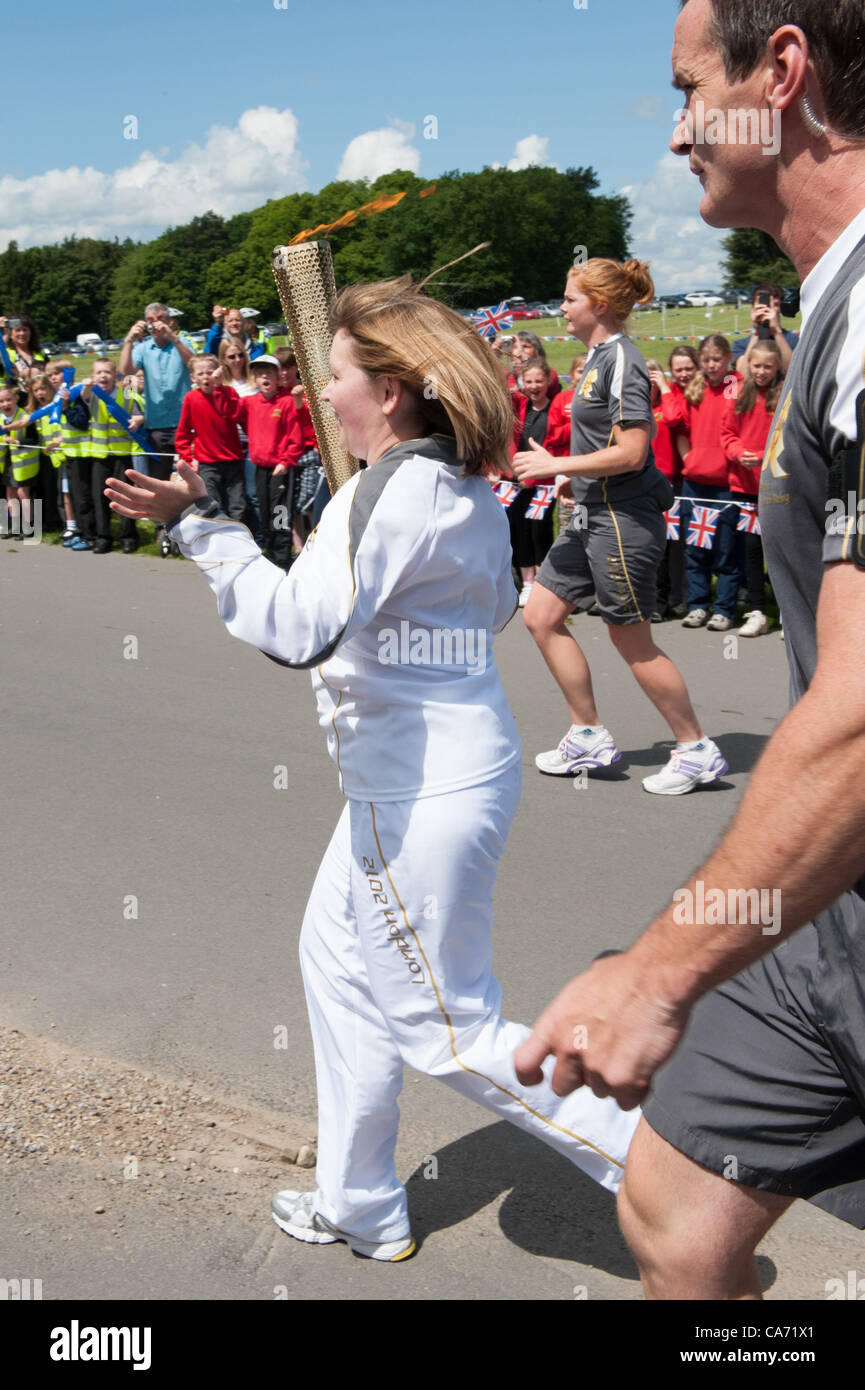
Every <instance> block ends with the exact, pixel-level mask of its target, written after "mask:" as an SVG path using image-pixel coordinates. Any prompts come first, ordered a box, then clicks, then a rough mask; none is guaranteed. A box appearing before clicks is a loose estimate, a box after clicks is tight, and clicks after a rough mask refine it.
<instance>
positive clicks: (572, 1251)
mask: <svg viewBox="0 0 865 1390" xmlns="http://www.w3.org/2000/svg"><path fill="white" fill-rule="evenodd" d="M431 1159H435V1164H433V1163H432V1162H431V1161H430V1160H431ZM433 1174H436V1176H433ZM406 1191H407V1193H408V1202H409V1212H410V1214H411V1224H412V1231H413V1233H414V1235H415V1238H416V1239H417V1240H418V1241H419V1242H420V1241H422V1240H423V1238H424V1237H425V1236H427V1235H431V1234H432V1232H433V1231H439V1230H444V1229H446V1228H448V1227H450V1226H456V1225H457V1224H458V1223H459V1222H460V1221H465V1220H467V1219H468V1218H469V1217H470V1216H473V1215H474V1213H475V1212H478V1211H480V1210H481V1209H482V1208H483V1207H485V1206H488V1205H489V1203H490V1202H493V1201H495V1199H496V1198H497V1197H498V1196H499V1195H500V1194H501V1193H502V1192H507V1194H508V1195H507V1197H506V1198H505V1201H504V1203H503V1205H502V1207H501V1209H500V1212H499V1223H500V1225H501V1229H502V1231H503V1233H504V1235H505V1236H506V1237H507V1239H508V1240H510V1241H513V1243H514V1244H515V1245H518V1246H520V1247H521V1248H522V1249H523V1250H526V1251H528V1253H529V1254H531V1255H545V1256H547V1257H549V1258H550V1259H555V1260H573V1261H574V1262H575V1263H577V1264H586V1265H593V1266H595V1267H596V1268H598V1269H603V1270H605V1271H606V1272H607V1273H609V1274H614V1275H617V1276H618V1277H619V1278H622V1279H636V1278H637V1270H636V1266H635V1264H634V1261H633V1260H632V1258H631V1255H630V1252H629V1250H628V1248H627V1246H626V1245H625V1242H624V1240H623V1239H622V1235H621V1232H620V1231H619V1226H618V1222H617V1220H616V1203H615V1198H614V1197H613V1196H612V1194H611V1193H609V1192H606V1191H605V1190H604V1189H603V1188H601V1187H599V1186H598V1185H597V1183H595V1182H593V1181H592V1179H591V1178H587V1177H586V1176H585V1175H584V1174H583V1173H581V1172H580V1170H579V1169H578V1168H575V1167H574V1166H573V1165H572V1164H570V1163H568V1161H567V1159H564V1158H562V1157H560V1155H559V1154H556V1153H554V1152H553V1151H552V1150H551V1149H548V1148H546V1146H545V1145H543V1144H541V1143H540V1142H539V1141H538V1140H537V1139H534V1138H532V1137H531V1136H529V1135H526V1134H522V1133H521V1132H520V1131H519V1130H518V1129H515V1128H514V1126H513V1125H510V1124H507V1123H506V1122H505V1121H501V1122H500V1123H498V1124H494V1125H489V1126H487V1127H486V1128H485V1129H479V1130H476V1131H475V1132H474V1133H473V1134H467V1135H466V1136H465V1137H464V1138H462V1139H458V1140H456V1141H455V1142H454V1143H453V1144H448V1145H447V1146H446V1147H445V1148H443V1149H439V1150H438V1152H437V1153H436V1154H433V1155H430V1157H429V1158H428V1159H426V1160H425V1161H424V1162H423V1163H422V1164H420V1165H419V1166H418V1168H417V1169H416V1170H415V1172H414V1173H412V1175H411V1177H410V1178H409V1180H408V1182H407V1184H406Z"/></svg>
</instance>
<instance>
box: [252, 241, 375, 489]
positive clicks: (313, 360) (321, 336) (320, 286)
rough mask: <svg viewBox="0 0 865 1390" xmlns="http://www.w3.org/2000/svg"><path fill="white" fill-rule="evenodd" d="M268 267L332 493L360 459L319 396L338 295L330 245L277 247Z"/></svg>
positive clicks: (326, 375)
mask: <svg viewBox="0 0 865 1390" xmlns="http://www.w3.org/2000/svg"><path fill="white" fill-rule="evenodd" d="M271 266H272V268H273V276H274V279H275V280H276V287H277V290H278V291H279V299H280V303H281V304H282V308H283V312H284V314H285V322H286V325H287V326H288V330H289V332H290V333H291V338H292V346H293V348H294V354H295V356H296V358H297V367H298V371H299V373H300V379H301V382H302V383H303V387H304V390H305V391H306V399H307V403H308V405H309V413H310V416H311V417H312V423H313V427H314V429H315V433H316V438H317V439H318V447H319V450H320V451H321V461H322V463H323V464H324V471H325V473H326V475H327V481H328V486H329V487H330V491H331V494H333V493H334V492H336V490H337V488H340V487H342V485H343V483H344V482H347V481H348V479H349V478H350V477H351V476H352V474H354V473H356V472H357V469H358V462H357V459H356V458H354V457H353V456H352V455H351V454H350V453H349V452H348V450H347V449H346V448H345V447H344V445H343V444H342V443H341V442H340V438H339V425H338V424H337V422H336V418H335V416H334V414H333V411H332V410H330V409H329V408H328V406H327V405H326V404H325V403H324V402H323V401H322V399H321V391H322V388H323V387H324V386H325V385H326V384H327V382H328V381H329V380H330V347H331V342H332V336H331V331H330V317H329V315H330V306H331V304H332V303H333V300H334V299H335V297H336V282H335V280H334V276H333V259H332V257H331V253H330V246H329V245H328V243H327V242H326V241H305V242H301V243H300V244H299V245H297V246H277V247H276V248H275V250H274V252H273V254H272V256H271Z"/></svg>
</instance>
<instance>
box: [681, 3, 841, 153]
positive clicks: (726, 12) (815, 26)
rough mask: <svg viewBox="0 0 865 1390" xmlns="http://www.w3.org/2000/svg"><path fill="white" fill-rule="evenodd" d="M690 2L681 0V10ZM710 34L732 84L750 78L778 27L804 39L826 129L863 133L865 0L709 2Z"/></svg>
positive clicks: (838, 131)
mask: <svg viewBox="0 0 865 1390" xmlns="http://www.w3.org/2000/svg"><path fill="white" fill-rule="evenodd" d="M689 2H690V0H681V5H682V9H684V8H685V6H686V5H687V4H688V3H689ZM709 4H710V6H711V9H712V25H711V30H710V34H709V37H710V39H711V41H712V42H713V43H714V45H715V47H716V48H717V49H718V51H719V52H720V54H721V57H722V58H723V60H724V71H725V73H726V75H727V77H728V78H729V79H730V81H731V82H735V81H742V80H744V78H746V77H749V76H750V74H751V73H752V72H753V71H754V69H755V68H756V66H757V64H758V63H759V62H760V60H761V58H762V57H763V55H764V54H765V52H766V45H767V43H768V42H769V39H770V38H771V37H772V35H773V34H774V33H775V31H776V29H780V28H782V27H783V26H784V25H785V24H795V25H797V26H798V28H800V29H801V30H802V32H803V33H804V35H805V37H806V39H807V40H808V48H809V51H810V54H811V58H812V60H813V63H814V69H815V71H816V73H817V79H818V81H819V83H820V91H821V93H822V96H823V104H824V106H825V109H826V117H827V121H828V124H829V126H830V128H831V129H832V130H833V131H835V132H836V133H837V134H838V135H852V136H865V0H709Z"/></svg>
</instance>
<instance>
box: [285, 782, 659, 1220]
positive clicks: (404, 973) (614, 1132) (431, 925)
mask: <svg viewBox="0 0 865 1390" xmlns="http://www.w3.org/2000/svg"><path fill="white" fill-rule="evenodd" d="M520 776H521V769H520V768H519V767H515V768H513V769H510V770H509V771H508V772H506V773H504V774H503V775H502V776H500V777H499V778H498V779H496V780H495V781H492V782H487V783H485V784H484V785H482V786H478V787H471V788H469V789H468V790H465V791H458V792H451V793H448V794H446V795H442V796H431V797H424V798H421V799H419V800H415V801H400V802H393V801H391V802H380V803H378V804H371V803H368V802H360V801H349V802H348V804H347V805H346V807H345V810H344V811H343V814H342V816H341V817H340V820H339V823H338V825H337V828H336V831H335V832H334V836H333V839H332V840H331V842H330V845H329V847H328V850H327V853H326V854H325V857H324V859H323V861H322V864H321V867H320V869H319V871H318V875H317V877H316V880H315V885H314V887H313V890H312V896H311V898H310V901H309V904H308V906H307V910H306V915H305V917H304V922H303V931H302V933H301V939H300V956H301V966H302V969H303V979H304V986H305V989H306V996H307V1002H308V1006H309V1016H310V1024H311V1027H312V1035H313V1041H314V1045H315V1059H316V1077H317V1082H318V1105H319V1132H318V1154H319V1157H318V1167H317V1172H316V1177H317V1182H318V1188H319V1194H320V1197H319V1203H318V1209H319V1211H320V1212H321V1214H322V1216H324V1217H326V1218H327V1219H328V1220H329V1221H331V1222H333V1223H334V1225H336V1226H339V1227H341V1228H342V1229H343V1230H347V1231H350V1232H352V1233H353V1234H355V1235H358V1236H361V1237H363V1238H365V1239H367V1240H378V1241H385V1240H395V1239H398V1238H400V1237H402V1236H405V1235H407V1234H408V1231H409V1221H408V1213H407V1208H406V1195H405V1189H404V1187H403V1186H402V1184H401V1183H400V1182H399V1181H398V1179H397V1176H396V1168H395V1165H394V1150H395V1146H396V1137H397V1125H398V1122H399V1109H398V1106H397V1097H398V1095H399V1092H400V1090H401V1087H402V1069H403V1066H404V1064H405V1063H409V1065H411V1066H413V1067H414V1068H415V1069H416V1070H417V1071H420V1072H425V1073H426V1074H427V1075H429V1076H435V1077H438V1078H439V1079H440V1080H442V1081H444V1082H446V1083H447V1084H448V1085H449V1086H453V1088H454V1089H455V1090H457V1091H460V1092H461V1093H462V1094H463V1095H466V1096H470V1097H471V1098H472V1099H473V1100H476V1101H478V1102H480V1104H481V1105H485V1106H486V1107H487V1108H488V1109H489V1110H492V1111H493V1112H494V1113H495V1114H497V1115H499V1116H501V1117H502V1118H503V1119H507V1120H511V1121H512V1122H513V1123H514V1124H517V1125H519V1126H520V1128H521V1129H525V1130H527V1131H528V1132H529V1133H531V1134H535V1135H537V1137H538V1138H539V1139H543V1140H545V1142H546V1143H548V1144H550V1145H551V1146H552V1147H553V1148H554V1149H556V1150H558V1152H559V1153H562V1154H564V1155H565V1157H567V1158H570V1159H571V1160H572V1161H573V1162H574V1163H576V1164H577V1166H578V1167H580V1168H582V1169H583V1171H584V1172H586V1173H588V1174H589V1175H590V1176H591V1177H593V1178H595V1179H596V1180H597V1181H598V1182H599V1183H601V1184H602V1186H604V1187H607V1188H609V1189H610V1190H612V1191H615V1189H616V1188H617V1187H618V1185H619V1182H620V1180H621V1177H622V1173H623V1168H624V1162H625V1157H626V1155H627V1151H628V1145H629V1144H630V1141H631V1137H632V1135H633V1132H634V1130H635V1128H636V1125H637V1122H638V1120H639V1116H640V1112H639V1110H633V1111H630V1112H628V1113H625V1112H624V1111H622V1110H620V1109H619V1107H618V1105H617V1104H616V1103H615V1101H613V1100H598V1099H597V1098H596V1097H595V1096H593V1095H592V1094H591V1092H590V1091H589V1090H588V1089H586V1088H585V1087H584V1088H582V1089H581V1090H579V1091H575V1092H574V1093H572V1094H571V1095H569V1096H567V1097H565V1099H563V1100H561V1099H559V1098H558V1097H557V1096H556V1095H554V1094H553V1091H552V1088H551V1087H550V1085H549V1081H545V1082H543V1083H542V1084H541V1085H539V1086H536V1087H528V1088H527V1087H523V1086H521V1085H520V1084H519V1082H518V1081H517V1079H516V1076H515V1074H514V1065H513V1054H514V1051H515V1049H516V1048H517V1047H518V1045H519V1044H520V1043H521V1042H522V1040H523V1039H524V1038H525V1037H526V1036H527V1035H528V1031H529V1030H528V1029H527V1028H525V1027H523V1026H522V1025H521V1024H517V1023H508V1022H507V1021H505V1020H503V1019H502V1018H501V1017H500V1008H501V989H500V986H499V984H498V981H497V980H495V979H494V978H493V976H492V973H491V969H492V942H491V928H492V899H493V889H494V887H495V880H496V871H497V869H498V863H499V859H500V858H501V856H502V853H503V851H504V848H505V842H506V840H507V835H508V831H509V829H510V825H511V821H512V819H513V816H514V814H515V812H516V808H517V802H518V800H519V792H520ZM548 1065H549V1064H548Z"/></svg>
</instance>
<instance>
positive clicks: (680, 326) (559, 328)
mask: <svg viewBox="0 0 865 1390" xmlns="http://www.w3.org/2000/svg"><path fill="white" fill-rule="evenodd" d="M800 323H801V316H799V317H797V318H795V319H784V320H782V326H783V327H784V328H786V329H787V331H788V332H790V331H794V332H795V331H797V330H798V328H799V325H800ZM750 326H751V313H750V308H749V307H748V305H743V307H742V308H741V309H734V308H732V307H731V306H729V305H726V304H725V305H719V306H718V307H717V308H714V309H668V310H667V312H666V313H665V314H659V313H640V312H638V313H635V314H633V316H632V317H631V320H630V322H629V324H628V335H629V337H631V338H632V339H633V340H634V342H635V343H636V345H637V347H638V348H639V349H640V352H641V353H642V354H643V356H644V357H646V358H648V357H655V358H657V360H658V361H659V362H662V363H663V364H664V366H666V364H667V362H668V361H669V359H670V353H671V352H672V350H673V348H674V347H675V346H676V344H675V342H674V341H673V340H674V339H678V340H682V339H685V340H686V341H688V342H690V343H691V346H692V347H696V346H697V343H698V342H699V341H700V339H701V338H705V336H706V334H707V333H720V334H721V335H722V336H723V337H725V338H727V339H729V340H730V342H731V343H732V342H733V341H734V340H735V339H736V338H741V337H744V336H745V334H746V333H748V332H749V331H750ZM521 329H528V330H529V331H530V332H531V333H537V335H538V337H539V338H540V339H541V341H542V342H543V341H544V339H545V338H546V337H549V336H555V337H561V338H564V339H565V340H566V341H564V342H560V343H558V342H544V347H545V348H546V351H547V361H548V362H549V364H550V366H551V367H554V368H555V370H556V371H557V372H558V373H559V375H562V374H563V373H567V370H568V367H569V366H570V364H571V360H572V358H574V357H575V356H576V354H577V353H578V352H582V351H583V344H582V343H578V342H577V341H576V339H575V338H568V337H567V325H566V324H565V320H564V319H517V320H516V321H515V323H514V326H513V328H512V329H508V332H507V335H506V336H508V337H510V336H511V334H513V333H518V332H519V331H520V330H521ZM662 340H663V341H662Z"/></svg>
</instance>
